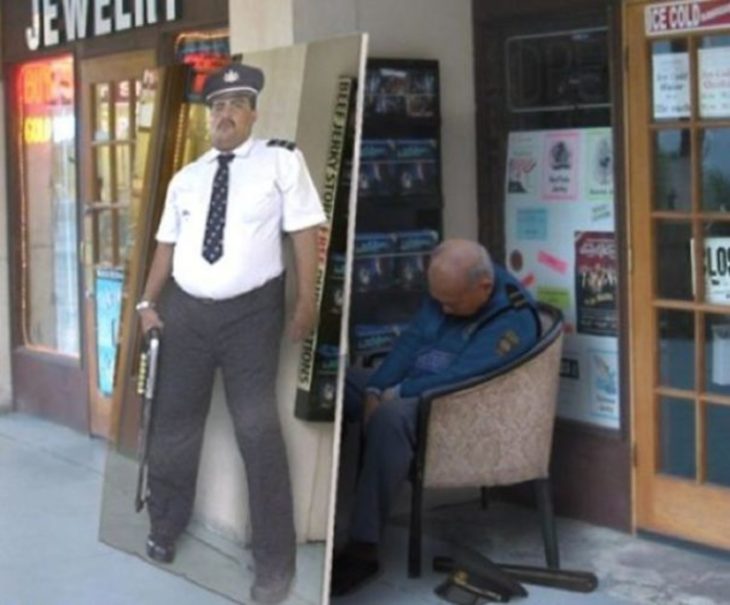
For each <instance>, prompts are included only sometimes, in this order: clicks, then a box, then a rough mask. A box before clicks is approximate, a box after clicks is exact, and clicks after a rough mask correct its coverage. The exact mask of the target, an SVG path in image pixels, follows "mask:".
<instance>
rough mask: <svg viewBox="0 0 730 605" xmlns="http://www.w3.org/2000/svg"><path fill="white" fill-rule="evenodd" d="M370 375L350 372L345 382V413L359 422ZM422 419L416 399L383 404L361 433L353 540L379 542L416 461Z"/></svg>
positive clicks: (348, 417)
mask: <svg viewBox="0 0 730 605" xmlns="http://www.w3.org/2000/svg"><path fill="white" fill-rule="evenodd" d="M370 374H371V371H368V370H361V369H356V368H352V369H350V370H348V373H347V380H346V382H345V402H344V409H343V415H344V417H345V420H346V421H347V422H360V421H361V420H362V413H363V398H364V396H365V384H366V382H367V379H368V377H369V375H370ZM417 420H418V398H403V399H391V400H390V401H385V402H383V403H382V404H381V405H380V406H379V407H378V409H377V410H376V411H375V412H374V413H373V415H372V416H371V417H370V421H369V422H368V424H367V427H366V428H365V431H364V434H363V443H362V447H363V448H364V449H363V452H362V455H361V458H362V467H361V469H360V473H359V476H358V479H357V487H356V489H355V500H354V502H353V506H352V512H351V515H350V532H349V534H350V539H351V540H355V541H358V542H373V543H377V542H379V541H380V534H381V532H382V529H383V526H384V525H385V522H386V521H387V520H388V515H389V514H390V509H391V507H392V505H393V501H394V500H395V497H396V495H397V494H398V490H399V489H400V487H401V485H402V484H403V482H404V481H405V480H406V479H407V478H408V472H409V470H410V468H411V464H412V462H413V455H414V448H415V443H416V423H417Z"/></svg>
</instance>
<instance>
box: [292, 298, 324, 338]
mask: <svg viewBox="0 0 730 605" xmlns="http://www.w3.org/2000/svg"><path fill="white" fill-rule="evenodd" d="M316 322H317V312H316V310H315V308H314V302H313V301H299V302H297V306H296V308H295V309H294V315H293V316H292V320H291V325H290V326H289V338H291V340H292V342H299V341H300V340H304V339H305V338H306V337H307V336H309V335H310V334H311V333H312V330H314V326H315V324H316Z"/></svg>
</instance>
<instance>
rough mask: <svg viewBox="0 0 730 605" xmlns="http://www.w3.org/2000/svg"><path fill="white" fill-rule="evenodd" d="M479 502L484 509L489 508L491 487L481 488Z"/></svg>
mask: <svg viewBox="0 0 730 605" xmlns="http://www.w3.org/2000/svg"><path fill="white" fill-rule="evenodd" d="M479 503H480V504H481V507H482V510H487V509H488V508H489V489H487V488H486V487H480V488H479Z"/></svg>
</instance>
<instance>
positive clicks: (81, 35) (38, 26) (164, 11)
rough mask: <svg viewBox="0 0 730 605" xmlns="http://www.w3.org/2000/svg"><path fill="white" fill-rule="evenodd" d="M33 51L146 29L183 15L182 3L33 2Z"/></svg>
mask: <svg viewBox="0 0 730 605" xmlns="http://www.w3.org/2000/svg"><path fill="white" fill-rule="evenodd" d="M29 4H30V7H31V15H30V25H29V26H28V27H27V28H26V30H25V41H26V44H27V45H28V48H29V49H30V50H38V49H40V48H45V47H49V46H56V45H57V44H63V43H65V42H73V41H75V40H83V39H85V38H93V37H96V36H104V35H106V34H111V33H113V32H121V31H126V30H129V29H134V28H139V27H145V26H147V25H154V24H156V23H162V22H167V21H175V20H176V19H178V18H179V16H180V8H179V0H31V1H30V2H29Z"/></svg>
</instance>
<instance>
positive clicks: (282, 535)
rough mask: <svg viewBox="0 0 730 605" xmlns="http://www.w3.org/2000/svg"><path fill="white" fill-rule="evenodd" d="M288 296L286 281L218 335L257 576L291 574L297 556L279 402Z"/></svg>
mask: <svg viewBox="0 0 730 605" xmlns="http://www.w3.org/2000/svg"><path fill="white" fill-rule="evenodd" d="M283 297H284V282H283V279H282V278H279V279H276V280H272V281H271V282H268V283H267V284H266V285H264V286H262V287H261V288H259V289H257V290H254V291H253V292H251V293H250V294H249V295H247V296H245V297H244V298H243V300H242V302H241V303H240V304H239V305H237V308H236V309H235V310H232V311H231V313H230V314H228V315H227V316H226V317H225V321H224V322H223V323H222V324H221V326H220V329H221V332H220V334H219V350H218V354H219V356H220V363H221V367H222V369H223V380H224V384H225V390H226V401H227V403H228V407H229V410H230V413H231V417H232V418H233V423H234V428H235V434H236V440H237V443H238V447H239V449H240V451H241V455H242V456H243V460H244V463H245V466H246V477H247V481H248V494H249V510H250V517H251V530H252V551H253V557H254V562H255V565H256V573H257V575H259V576H261V575H267V574H269V575H274V576H276V575H280V574H286V573H289V572H291V571H293V568H294V564H295V556H296V535H295V530H294V514H293V504H292V494H291V480H290V476H289V464H288V461H287V455H286V447H285V444H284V439H283V436H282V432H281V423H280V420H279V414H278V407H277V398H276V377H277V366H278V361H279V347H280V342H281V332H282V325H283V309H284V298H283Z"/></svg>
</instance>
